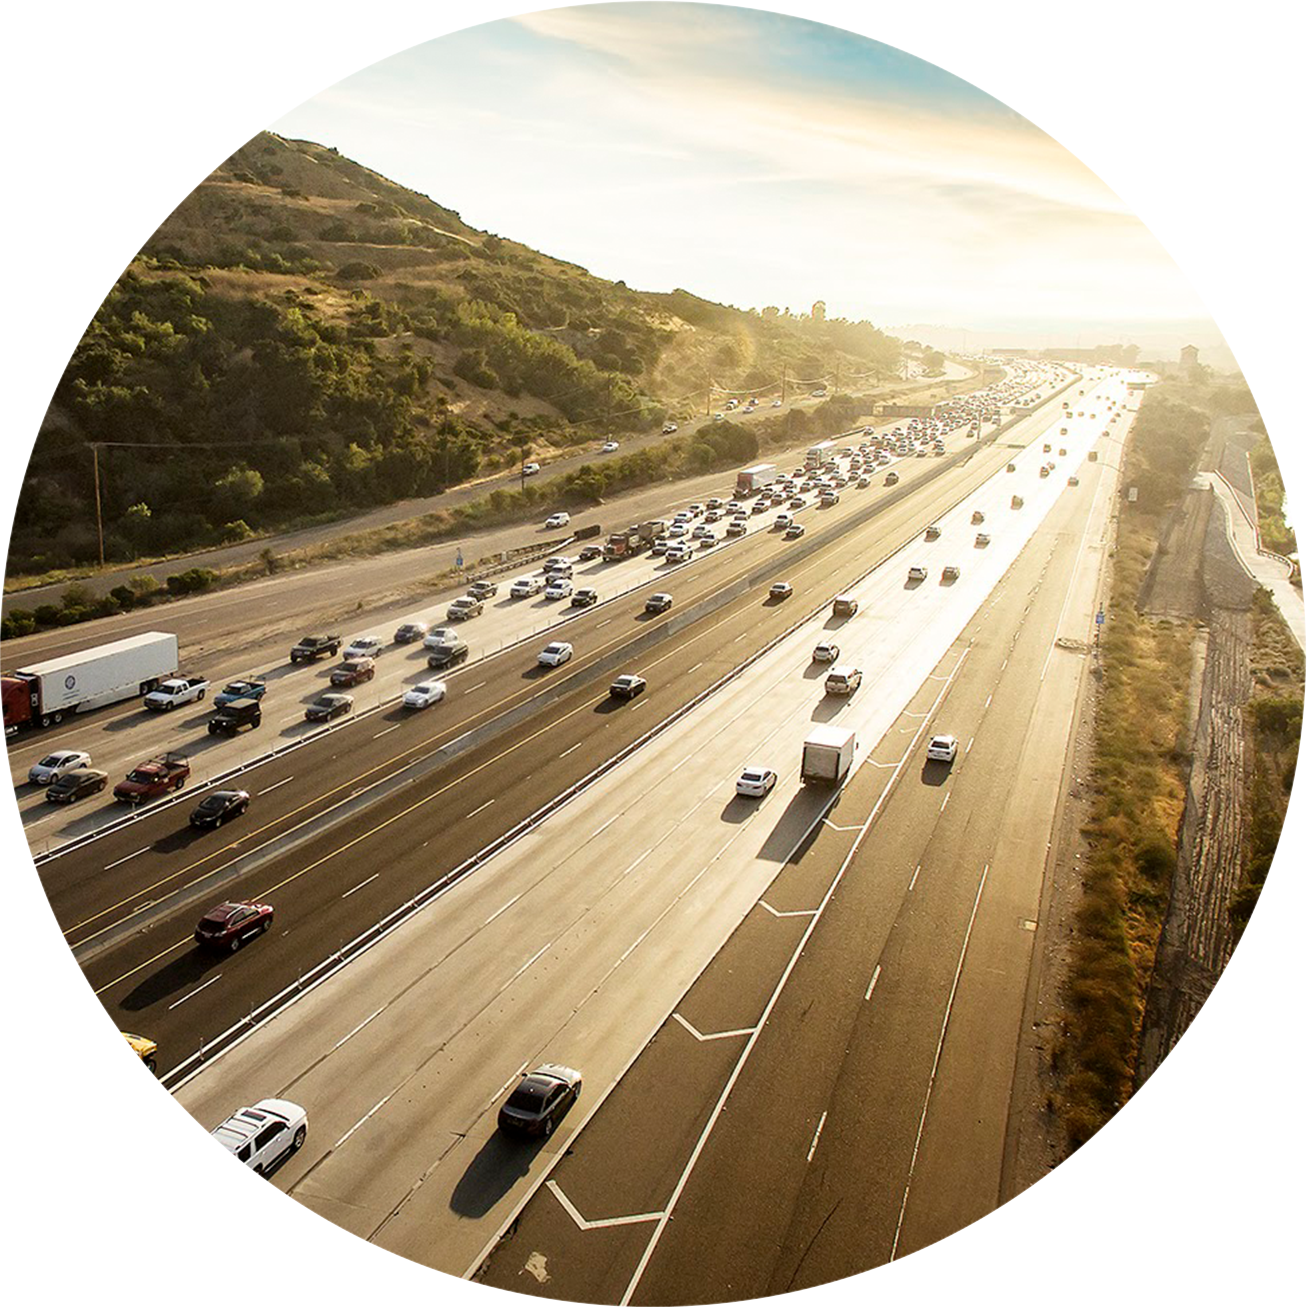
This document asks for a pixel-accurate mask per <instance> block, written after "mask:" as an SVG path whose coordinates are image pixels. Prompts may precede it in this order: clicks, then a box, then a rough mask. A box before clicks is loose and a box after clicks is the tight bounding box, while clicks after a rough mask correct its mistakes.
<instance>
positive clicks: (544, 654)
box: [536, 640, 572, 667]
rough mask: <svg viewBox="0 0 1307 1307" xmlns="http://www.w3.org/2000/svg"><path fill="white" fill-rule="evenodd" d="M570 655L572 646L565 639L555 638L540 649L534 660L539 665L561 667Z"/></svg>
mask: <svg viewBox="0 0 1307 1307" xmlns="http://www.w3.org/2000/svg"><path fill="white" fill-rule="evenodd" d="M571 656H572V646H571V645H570V644H568V643H567V641H566V640H555V641H553V643H552V644H547V645H545V647H544V648H543V649H541V650H540V652H539V653H538V654H537V655H536V662H537V663H539V664H540V666H541V667H561V666H562V665H563V664H564V663H565V662H567V660H568V659H569V658H571Z"/></svg>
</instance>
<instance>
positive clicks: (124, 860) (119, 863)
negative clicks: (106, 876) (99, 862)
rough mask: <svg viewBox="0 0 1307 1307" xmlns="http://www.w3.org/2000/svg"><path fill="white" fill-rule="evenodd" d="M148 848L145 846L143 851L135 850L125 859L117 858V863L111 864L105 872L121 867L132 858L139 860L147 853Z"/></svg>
mask: <svg viewBox="0 0 1307 1307" xmlns="http://www.w3.org/2000/svg"><path fill="white" fill-rule="evenodd" d="M149 851H150V846H149V845H148V844H147V845H146V846H145V847H144V848H143V849H137V850H136V852H135V853H129V854H128V855H127V856H126V857H125V858H119V859H118V861H117V862H111V863H110V864H109V865H108V866H107V867H106V868H105V871H112V870H113V869H114V868H115V867H121V866H122V865H123V863H124V862H130V861H131V860H132V859H133V858H139V857H140V856H141V854H142V853H148V852H149Z"/></svg>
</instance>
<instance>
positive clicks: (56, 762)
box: [36, 753, 67, 767]
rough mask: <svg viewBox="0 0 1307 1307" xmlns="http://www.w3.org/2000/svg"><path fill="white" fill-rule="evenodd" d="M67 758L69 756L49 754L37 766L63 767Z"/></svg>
mask: <svg viewBox="0 0 1307 1307" xmlns="http://www.w3.org/2000/svg"><path fill="white" fill-rule="evenodd" d="M66 756H67V755H65V754H62V753H51V754H47V755H46V756H45V757H44V758H42V759H41V761H40V762H39V763H37V764H36V765H37V766H38V767H58V766H61V765H62V763H63V761H64V758H65V757H66Z"/></svg>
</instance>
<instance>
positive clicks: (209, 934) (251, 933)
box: [195, 903, 272, 953]
mask: <svg viewBox="0 0 1307 1307" xmlns="http://www.w3.org/2000/svg"><path fill="white" fill-rule="evenodd" d="M271 925H272V906H271V905H270V904H268V903H219V904H218V906H217V907H216V908H210V909H209V911H208V912H206V913H205V914H204V916H203V917H201V918H200V924H199V925H198V926H196V927H195V942H196V943H197V944H199V945H201V946H202V947H204V948H213V949H228V950H229V951H231V952H232V953H235V952H236V950H237V949H238V948H240V946H241V945H242V944H244V943H246V942H247V941H249V940H251V939H253V938H254V937H255V936H256V935H262V934H263V932H264V931H265V930H267V929H268V928H269V927H270V926H271Z"/></svg>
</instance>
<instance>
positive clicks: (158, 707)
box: [145, 676, 209, 712]
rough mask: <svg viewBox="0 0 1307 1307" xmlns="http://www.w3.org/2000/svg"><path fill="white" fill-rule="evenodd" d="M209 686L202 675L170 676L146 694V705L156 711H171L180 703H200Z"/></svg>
mask: <svg viewBox="0 0 1307 1307" xmlns="http://www.w3.org/2000/svg"><path fill="white" fill-rule="evenodd" d="M208 688H209V683H208V681H206V680H205V679H204V677H202V676H170V677H169V678H168V679H167V680H166V681H161V682H160V683H159V688H158V689H157V690H151V691H150V693H149V694H147V695H146V696H145V706H146V707H147V708H149V709H151V710H152V711H154V712H169V711H171V710H172V709H173V708H176V707H177V706H178V705H179V704H183V703H198V702H199V700H201V699H203V698H204V696H205V693H206V692H207V691H208Z"/></svg>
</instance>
